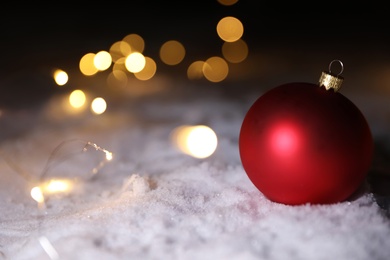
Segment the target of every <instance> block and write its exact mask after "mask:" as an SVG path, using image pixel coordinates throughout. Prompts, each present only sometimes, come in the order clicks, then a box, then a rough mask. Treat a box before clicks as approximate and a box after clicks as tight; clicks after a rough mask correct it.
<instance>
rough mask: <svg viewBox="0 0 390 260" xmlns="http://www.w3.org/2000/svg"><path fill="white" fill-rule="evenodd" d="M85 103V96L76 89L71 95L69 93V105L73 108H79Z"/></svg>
mask: <svg viewBox="0 0 390 260" xmlns="http://www.w3.org/2000/svg"><path fill="white" fill-rule="evenodd" d="M85 102H86V96H85V93H84V92H83V91H82V90H80V89H76V90H73V91H72V93H70V95H69V103H70V105H71V106H72V107H73V108H81V107H83V106H84V105H85Z"/></svg>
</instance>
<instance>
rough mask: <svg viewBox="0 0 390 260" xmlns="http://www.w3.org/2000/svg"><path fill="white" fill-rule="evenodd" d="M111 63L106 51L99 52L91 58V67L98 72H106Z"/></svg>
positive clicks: (109, 55)
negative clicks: (93, 66)
mask: <svg viewBox="0 0 390 260" xmlns="http://www.w3.org/2000/svg"><path fill="white" fill-rule="evenodd" d="M111 63H112V58H111V54H110V53H109V52H108V51H99V52H98V53H96V55H95V57H94V58H93V65H95V67H96V68H97V69H98V70H100V71H104V70H107V69H108V68H109V67H110V66H111Z"/></svg>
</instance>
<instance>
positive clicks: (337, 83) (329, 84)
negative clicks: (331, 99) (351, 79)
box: [319, 60, 344, 92]
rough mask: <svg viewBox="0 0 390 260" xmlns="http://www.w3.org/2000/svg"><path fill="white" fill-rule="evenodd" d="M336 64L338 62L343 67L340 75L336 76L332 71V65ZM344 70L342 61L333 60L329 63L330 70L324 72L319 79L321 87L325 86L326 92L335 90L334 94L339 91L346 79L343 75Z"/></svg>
mask: <svg viewBox="0 0 390 260" xmlns="http://www.w3.org/2000/svg"><path fill="white" fill-rule="evenodd" d="M334 62H338V63H339V64H340V66H341V70H340V72H339V73H338V74H334V73H332V71H331V67H332V64H333V63H334ZM343 70H344V65H343V63H342V62H341V61H340V60H332V61H331V62H330V63H329V70H328V71H323V72H322V74H321V77H320V79H319V85H320V87H322V86H324V87H325V89H326V90H329V89H333V90H334V92H337V91H339V89H340V88H341V84H342V83H343V81H344V78H343V77H342V76H340V75H341V73H343Z"/></svg>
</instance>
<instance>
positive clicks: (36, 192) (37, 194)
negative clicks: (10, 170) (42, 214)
mask: <svg viewBox="0 0 390 260" xmlns="http://www.w3.org/2000/svg"><path fill="white" fill-rule="evenodd" d="M30 194H31V197H32V198H33V199H34V200H35V201H36V202H38V203H42V202H44V201H45V197H44V196H43V193H42V190H41V188H40V187H34V188H32V189H31V193H30Z"/></svg>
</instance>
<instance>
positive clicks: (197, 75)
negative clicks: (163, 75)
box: [187, 60, 204, 80]
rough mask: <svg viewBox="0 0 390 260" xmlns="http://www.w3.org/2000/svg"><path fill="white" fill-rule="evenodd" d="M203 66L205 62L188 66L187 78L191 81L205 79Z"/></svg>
mask: <svg viewBox="0 0 390 260" xmlns="http://www.w3.org/2000/svg"><path fill="white" fill-rule="evenodd" d="M203 65H204V61H200V60H199V61H194V62H193V63H191V64H190V66H188V69H187V78H188V79H190V80H195V79H201V78H203Z"/></svg>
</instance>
